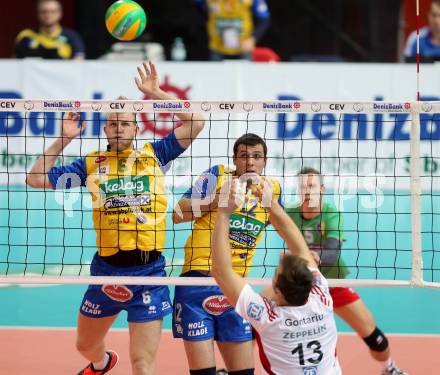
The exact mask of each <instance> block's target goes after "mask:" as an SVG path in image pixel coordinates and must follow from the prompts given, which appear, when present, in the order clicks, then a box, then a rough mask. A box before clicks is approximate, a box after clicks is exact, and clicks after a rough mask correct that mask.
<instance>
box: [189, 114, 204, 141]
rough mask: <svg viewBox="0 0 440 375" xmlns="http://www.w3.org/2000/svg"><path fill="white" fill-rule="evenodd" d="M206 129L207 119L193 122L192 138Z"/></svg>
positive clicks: (198, 119)
mask: <svg viewBox="0 0 440 375" xmlns="http://www.w3.org/2000/svg"><path fill="white" fill-rule="evenodd" d="M204 127H205V119H204V118H197V119H195V120H193V123H192V136H193V137H195V136H197V135H198V134H199V133H200V132H201V131H202V130H203V128H204Z"/></svg>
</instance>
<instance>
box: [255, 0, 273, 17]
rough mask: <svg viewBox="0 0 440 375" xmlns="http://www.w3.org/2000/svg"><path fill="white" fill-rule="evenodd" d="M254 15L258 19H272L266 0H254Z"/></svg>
mask: <svg viewBox="0 0 440 375" xmlns="http://www.w3.org/2000/svg"><path fill="white" fill-rule="evenodd" d="M252 13H253V15H254V17H255V18H257V19H260V20H261V19H266V18H270V13H269V8H268V6H267V3H266V0H254V2H253V4H252Z"/></svg>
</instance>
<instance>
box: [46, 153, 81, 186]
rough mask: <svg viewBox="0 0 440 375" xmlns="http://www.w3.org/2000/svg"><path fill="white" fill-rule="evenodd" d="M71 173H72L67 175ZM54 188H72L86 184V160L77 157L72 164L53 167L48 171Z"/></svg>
mask: <svg viewBox="0 0 440 375" xmlns="http://www.w3.org/2000/svg"><path fill="white" fill-rule="evenodd" d="M67 174H71V175H67ZM47 176H48V177H49V181H50V183H51V185H52V188H53V189H57V188H58V189H70V188H75V187H78V186H86V179H87V173H86V160H85V158H80V159H76V160H75V161H74V162H73V163H72V164H69V165H62V166H59V167H53V168H52V169H51V170H50V171H49V172H48V173H47Z"/></svg>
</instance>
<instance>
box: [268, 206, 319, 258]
mask: <svg viewBox="0 0 440 375" xmlns="http://www.w3.org/2000/svg"><path fill="white" fill-rule="evenodd" d="M269 212H270V223H271V224H272V225H273V226H274V228H275V229H276V230H277V232H278V234H279V235H280V236H281V237H282V238H283V240H284V241H285V242H286V244H287V247H288V249H289V251H290V252H291V253H292V254H293V255H297V256H299V257H301V258H304V259H305V260H307V261H308V263H309V266H311V267H317V264H316V261H315V259H314V258H313V256H312V253H311V252H310V250H309V247H308V246H307V243H306V241H305V240H304V237H303V235H302V233H301V232H300V230H299V229H298V227H297V226H296V225H295V223H294V222H293V221H292V219H291V218H290V217H289V215H287V214H286V212H285V211H284V209H283V207H281V205H280V204H279V203H278V202H277V201H273V203H272V206H271V208H270V209H269Z"/></svg>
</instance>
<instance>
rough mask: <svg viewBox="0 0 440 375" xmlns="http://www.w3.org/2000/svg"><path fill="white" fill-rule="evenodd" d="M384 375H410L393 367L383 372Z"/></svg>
mask: <svg viewBox="0 0 440 375" xmlns="http://www.w3.org/2000/svg"><path fill="white" fill-rule="evenodd" d="M382 375H409V374H408V373H406V372H404V371H402V370H401V369H399V368H398V367H396V366H393V367H391V368H390V369H386V370H383V371H382Z"/></svg>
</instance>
